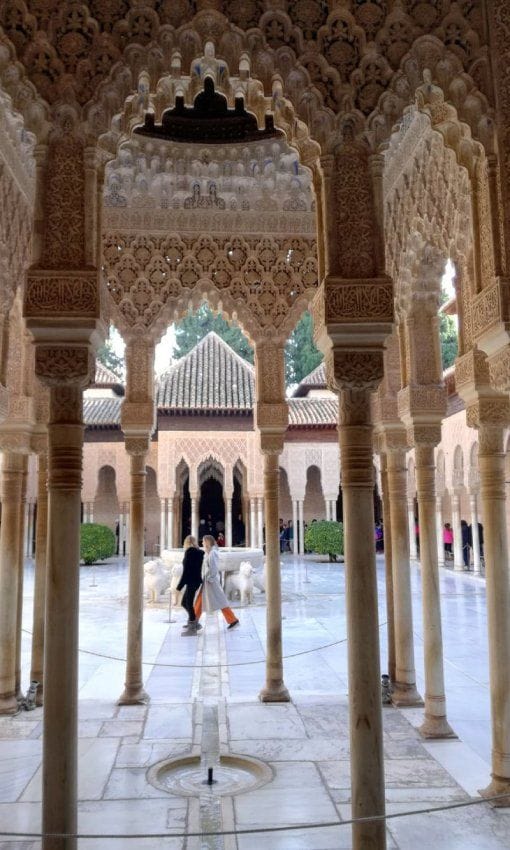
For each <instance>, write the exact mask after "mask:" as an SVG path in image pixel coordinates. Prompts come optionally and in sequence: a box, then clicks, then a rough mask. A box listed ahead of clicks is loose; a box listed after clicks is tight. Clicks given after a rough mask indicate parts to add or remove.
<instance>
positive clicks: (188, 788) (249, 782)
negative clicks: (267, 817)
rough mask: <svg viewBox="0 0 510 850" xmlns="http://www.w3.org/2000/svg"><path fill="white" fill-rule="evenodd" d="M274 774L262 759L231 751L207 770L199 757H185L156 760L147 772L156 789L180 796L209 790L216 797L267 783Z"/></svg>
mask: <svg viewBox="0 0 510 850" xmlns="http://www.w3.org/2000/svg"><path fill="white" fill-rule="evenodd" d="M273 776H274V774H273V771H272V769H271V768H270V767H269V765H267V764H264V762H262V761H259V760H258V759H254V758H251V757H249V756H242V755H234V754H232V755H228V756H220V757H219V760H218V763H217V764H215V765H213V766H212V767H208V768H207V770H204V765H203V763H202V762H201V759H200V756H184V757H178V758H174V759H167V760H165V761H161V762H158V764H155V765H153V767H151V768H150V769H149V771H148V772H147V780H148V782H150V784H151V785H153V786H154V787H155V788H158V789H159V790H162V791H166V792H167V793H169V794H177V795H179V796H181V797H200V796H203V795H204V793H207V791H208V790H209V791H210V793H211V794H212V795H213V796H215V797H216V796H219V797H221V796H233V795H235V794H244V793H245V792H246V791H253V790H254V789H255V788H260V787H261V786H262V785H265V784H266V783H267V782H270V781H271V780H272V779H273ZM210 778H211V779H212V781H213V784H210V783H209V779H210Z"/></svg>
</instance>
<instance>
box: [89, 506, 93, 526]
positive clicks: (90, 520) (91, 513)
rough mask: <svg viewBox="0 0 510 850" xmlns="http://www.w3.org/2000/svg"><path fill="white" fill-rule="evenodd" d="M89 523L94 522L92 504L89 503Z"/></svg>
mask: <svg viewBox="0 0 510 850" xmlns="http://www.w3.org/2000/svg"><path fill="white" fill-rule="evenodd" d="M89 522H91V523H92V522H94V502H90V503H89Z"/></svg>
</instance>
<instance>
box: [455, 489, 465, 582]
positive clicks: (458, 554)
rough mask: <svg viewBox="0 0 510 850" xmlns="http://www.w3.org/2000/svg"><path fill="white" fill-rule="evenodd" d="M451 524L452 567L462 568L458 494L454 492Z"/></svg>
mask: <svg viewBox="0 0 510 850" xmlns="http://www.w3.org/2000/svg"><path fill="white" fill-rule="evenodd" d="M452 526H453V569H454V570H463V569H464V558H463V557H462V527H461V524H460V494H459V492H458V491H456V492H454V494H453V496H452Z"/></svg>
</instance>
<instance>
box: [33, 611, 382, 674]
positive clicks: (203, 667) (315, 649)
mask: <svg viewBox="0 0 510 850" xmlns="http://www.w3.org/2000/svg"><path fill="white" fill-rule="evenodd" d="M385 625H386V621H385V622H384V623H380V624H379V628H380V629H381V628H382V627H383V626H385ZM21 631H22V632H23V633H24V634H26V635H32V634H33V632H31V631H29V630H28V629H22V630H21ZM347 640H348V639H347V638H346V637H345V638H342V639H341V640H335V641H333V642H332V643H325V644H323V645H322V646H316V647H313V648H312V649H303V650H301V651H300V652H292V653H290V654H289V655H284V656H283V657H282V661H287V660H288V659H289V658H299V657H300V656H301V655H310V654H311V653H313V652H321V651H322V650H323V649H330V648H331V647H332V646H340V644H342V643H346V642H347ZM78 652H81V653H82V654H84V655H93V656H94V657H95V658H106V659H107V660H108V661H120V662H122V663H123V664H126V663H127V658H121V657H120V656H118V655H107V654H105V653H103V652H94V650H93V649H79V650H78ZM265 662H266V659H265V658H258V659H257V660H256V661H233V662H232V663H230V664H223V663H222V662H221V661H218V662H217V664H166V663H164V662H162V661H144V660H142V664H143V665H145V666H147V667H173V668H175V669H177V670H207V669H211V668H212V669H216V668H217V667H222V668H226V667H248V666H250V665H252V664H265Z"/></svg>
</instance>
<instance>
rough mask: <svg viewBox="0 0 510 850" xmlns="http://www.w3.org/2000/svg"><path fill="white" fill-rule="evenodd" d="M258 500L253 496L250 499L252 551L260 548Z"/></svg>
mask: <svg viewBox="0 0 510 850" xmlns="http://www.w3.org/2000/svg"><path fill="white" fill-rule="evenodd" d="M255 509H256V499H255V498H254V497H253V496H252V497H251V499H250V545H251V547H252V549H257V548H258V541H257V521H256V518H255Z"/></svg>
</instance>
